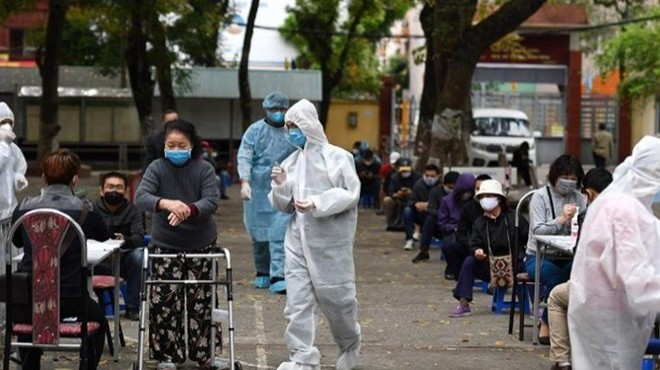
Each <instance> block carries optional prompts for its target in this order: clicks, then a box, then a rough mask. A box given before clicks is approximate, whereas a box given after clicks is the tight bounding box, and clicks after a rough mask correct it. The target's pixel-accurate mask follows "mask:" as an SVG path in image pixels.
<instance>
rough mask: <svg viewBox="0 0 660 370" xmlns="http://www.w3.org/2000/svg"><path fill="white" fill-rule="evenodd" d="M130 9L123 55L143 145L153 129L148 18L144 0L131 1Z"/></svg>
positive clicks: (152, 91) (152, 92)
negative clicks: (148, 52)
mask: <svg viewBox="0 0 660 370" xmlns="http://www.w3.org/2000/svg"><path fill="white" fill-rule="evenodd" d="M130 9H131V14H130V29H129V31H128V43H127V49H126V52H125V57H126V64H127V67H128V77H129V80H130V82H131V91H132V92H133V101H134V102H135V108H136V109H137V112H138V118H139V120H140V137H141V138H142V144H143V145H144V144H146V140H147V139H148V138H149V136H150V135H151V134H152V132H153V129H154V122H153V118H152V117H151V113H152V109H153V108H152V100H153V94H154V82H153V80H152V79H151V74H150V71H149V60H148V56H147V35H146V31H145V24H144V21H145V19H148V18H146V16H147V14H148V13H147V12H146V11H145V0H135V1H133V2H132V3H131V6H130Z"/></svg>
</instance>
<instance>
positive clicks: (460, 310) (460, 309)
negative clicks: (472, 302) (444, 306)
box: [449, 304, 472, 317]
mask: <svg viewBox="0 0 660 370" xmlns="http://www.w3.org/2000/svg"><path fill="white" fill-rule="evenodd" d="M471 313H472V311H470V306H462V305H460V304H459V305H458V306H456V308H454V310H453V311H451V313H450V314H449V317H463V316H469V315H470V314H471Z"/></svg>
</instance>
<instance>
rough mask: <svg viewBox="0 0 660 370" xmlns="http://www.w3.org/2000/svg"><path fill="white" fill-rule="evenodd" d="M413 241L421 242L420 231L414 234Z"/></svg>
mask: <svg viewBox="0 0 660 370" xmlns="http://www.w3.org/2000/svg"><path fill="white" fill-rule="evenodd" d="M413 240H419V231H415V232H414V233H413Z"/></svg>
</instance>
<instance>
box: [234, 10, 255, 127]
mask: <svg viewBox="0 0 660 370" xmlns="http://www.w3.org/2000/svg"><path fill="white" fill-rule="evenodd" d="M257 10H259V0H252V4H251V5H250V13H249V15H248V22H247V25H246V26H245V38H244V39H243V51H242V52H241V63H240V65H239V68H238V89H239V92H240V105H241V124H242V126H243V132H245V130H247V128H248V127H249V126H250V124H251V123H252V109H251V107H250V103H251V101H252V93H251V92H250V78H249V76H248V62H249V60H250V47H251V46H252V33H253V32H254V21H255V19H256V18H257Z"/></svg>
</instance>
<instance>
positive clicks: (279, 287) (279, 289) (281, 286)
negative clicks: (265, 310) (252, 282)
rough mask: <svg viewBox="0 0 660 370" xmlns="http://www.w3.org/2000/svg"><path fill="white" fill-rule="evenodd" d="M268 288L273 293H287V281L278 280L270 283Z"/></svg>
mask: <svg viewBox="0 0 660 370" xmlns="http://www.w3.org/2000/svg"><path fill="white" fill-rule="evenodd" d="M268 290H269V291H270V292H271V293H273V294H286V281H284V280H279V281H276V282H274V283H272V284H270V287H269V288H268Z"/></svg>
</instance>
